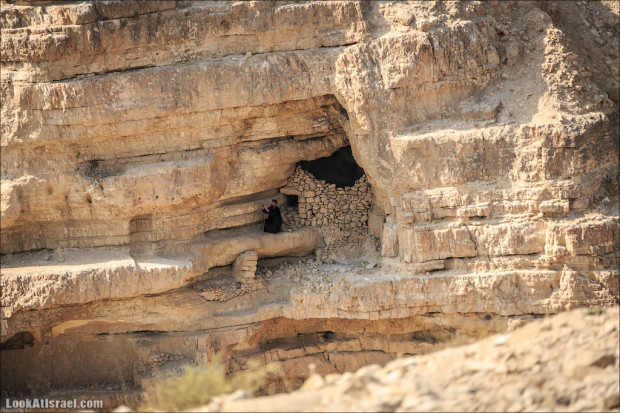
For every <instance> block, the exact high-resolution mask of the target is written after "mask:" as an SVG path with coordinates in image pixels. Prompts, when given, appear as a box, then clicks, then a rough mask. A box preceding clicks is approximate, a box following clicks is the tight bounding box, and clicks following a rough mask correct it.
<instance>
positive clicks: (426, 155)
mask: <svg viewBox="0 0 620 413" xmlns="http://www.w3.org/2000/svg"><path fill="white" fill-rule="evenodd" d="M575 16H579V18H578V20H579V21H575V19H576V18H577V17H575ZM301 22H303V24H301ZM0 27H1V29H2V40H1V57H2V73H1V91H0V92H1V99H2V109H1V111H2V112H1V114H2V125H1V132H2V140H1V145H2V147H1V148H2V159H1V162H0V172H1V173H2V182H1V195H2V199H1V213H2V221H1V225H2V232H1V247H0V252H1V253H2V254H3V255H2V278H1V284H2V298H1V306H2V337H1V339H2V343H3V347H2V348H3V350H2V352H1V354H2V379H3V380H2V382H3V389H5V388H6V389H7V390H10V391H17V392H20V391H21V392H28V391H37V392H41V391H46V390H49V389H51V388H66V389H70V388H78V387H84V386H86V387H88V386H91V387H92V386H95V387H96V386H99V385H103V386H104V387H105V386H106V385H108V384H109V385H111V386H112V387H113V388H114V387H118V386H123V388H124V389H128V388H139V387H140V386H142V385H148V381H149V380H150V379H151V378H153V377H154V376H156V374H155V373H156V372H155V370H157V369H159V370H162V371H168V370H170V369H172V370H174V368H176V366H179V365H182V364H183V363H185V364H188V363H189V364H191V363H201V362H204V361H205V360H206V359H207V358H208V356H209V355H212V354H213V353H214V352H216V351H224V352H225V354H226V357H227V360H228V363H229V365H228V367H229V368H230V369H231V370H234V369H235V368H242V366H243V365H244V363H247V362H248V361H249V360H253V359H260V361H261V362H265V363H267V362H270V361H278V362H282V363H287V362H288V363H290V364H289V365H288V366H289V367H283V371H287V373H286V374H284V375H283V378H282V382H280V384H277V383H276V384H273V386H274V388H273V389H272V390H282V389H286V388H288V387H287V386H289V385H290V386H292V387H295V386H296V385H298V384H299V383H300V380H301V379H302V378H303V377H305V376H306V375H307V374H308V373H309V370H308V365H309V363H310V362H312V363H315V364H316V365H319V366H323V367H321V368H323V369H324V372H332V371H344V370H350V369H352V368H355V367H358V366H360V365H362V364H367V363H370V362H375V361H380V362H385V361H387V360H388V359H390V358H392V357H395V356H396V355H398V354H400V353H411V354H413V353H418V352H425V351H428V350H429V349H430V347H432V345H433V344H438V343H440V342H444V341H449V340H450V339H451V337H452V338H453V337H454V336H455V335H457V334H466V335H470V336H480V335H485V334H487V333H490V332H496V331H503V330H505V329H508V328H511V327H510V326H511V325H512V324H513V323H514V322H515V320H521V319H528V318H531V317H535V316H537V315H541V314H548V313H554V312H558V311H562V310H565V309H569V308H573V307H577V306H605V305H613V304H614V303H617V302H618V296H619V287H618V282H619V281H618V278H619V277H618V265H619V261H618V244H619V242H620V229H619V222H618V214H619V212H618V204H617V196H618V186H619V185H618V184H619V181H618V178H619V173H618V155H619V142H620V138H619V129H618V126H617V122H618V109H617V107H618V103H619V102H618V98H619V95H618V90H619V89H618V85H619V80H618V61H619V59H618V41H619V40H618V39H619V35H618V33H619V32H618V31H619V29H620V27H619V22H618V5H617V3H616V2H605V1H603V2H595V3H592V4H590V3H584V2H558V3H544V4H540V3H537V2H508V1H502V2H496V1H489V2H477V1H455V2H444V1H437V2H432V1H431V2H399V3H395V2H365V1H346V2H343V1H319V2H312V3H306V2H304V3H299V2H287V1H282V2H278V1H276V2H262V1H259V2H225V1H212V2H185V1H161V2H159V1H158V2H155V1H148V2H143V1H136V2H131V3H127V2H120V1H101V2H92V3H90V2H64V3H62V4H54V3H48V2H27V1H21V2H20V1H18V2H15V3H11V4H9V3H5V2H2V10H1V12H0ZM575 27H580V29H579V30H575V29H574V28H575ZM581 28H583V30H582V29H581ZM348 145H350V146H351V150H352V154H353V157H354V158H355V161H356V163H357V164H358V165H359V167H361V168H362V169H363V171H364V173H365V177H364V181H363V184H364V191H366V190H370V191H371V194H372V196H369V197H366V195H365V192H364V197H363V198H364V201H365V202H366V203H367V204H364V203H362V199H361V198H360V199H357V198H356V199H354V201H355V202H357V201H359V208H358V209H359V211H357V210H355V208H353V207H351V208H349V209H351V210H352V211H353V210H355V211H357V212H355V211H354V213H353V215H352V217H351V221H349V222H347V219H346V217H345V216H344V215H343V214H342V213H340V214H336V212H337V211H329V210H328V209H329V202H328V201H329V199H331V198H329V196H328V193H329V184H326V185H325V188H324V189H325V191H326V193H316V192H317V191H318V190H315V191H314V192H315V193H313V194H312V196H310V194H309V193H308V194H305V195H304V193H303V192H300V190H299V188H297V189H296V190H297V191H298V192H300V194H299V196H301V197H302V199H301V201H300V202H301V205H296V206H295V205H294V206H290V208H292V209H293V210H292V211H290V212H289V210H288V209H287V211H286V214H285V215H286V216H287V217H299V216H301V214H302V213H303V214H304V216H305V218H304V220H300V221H296V223H295V225H292V224H291V223H287V224H291V226H290V227H289V228H286V227H285V229H289V230H291V231H290V232H284V233H282V234H276V235H270V234H265V235H263V234H261V229H260V228H261V227H262V225H263V216H262V214H261V212H260V209H261V206H262V205H264V204H269V203H270V202H271V199H277V200H278V201H279V202H280V204H281V205H283V204H284V203H286V202H287V201H288V199H287V198H286V195H289V196H290V195H291V194H292V192H291V184H294V183H295V181H294V180H295V177H296V175H295V170H296V167H297V165H298V164H299V163H300V162H301V161H311V160H314V159H318V158H324V157H327V156H329V155H331V154H332V153H334V152H335V151H337V150H338V149H340V148H343V147H346V146H348ZM308 182H312V183H314V182H316V181H315V180H313V179H312V178H311V177H308ZM360 185H361V184H360ZM292 186H295V185H292ZM332 189H334V190H335V188H332ZM353 189H355V190H353ZM353 189H350V188H349V189H346V190H343V193H347V194H348V193H350V192H351V191H353V192H356V191H357V189H359V188H357V187H356V188H353ZM308 192H310V191H308ZM337 192H338V191H337V190H336V193H337ZM306 195H307V196H306ZM323 195H325V196H324V198H325V199H323V198H322V196H323ZM369 198H370V199H369ZM324 201H325V202H324ZM313 203H320V206H319V205H314V204H313ZM353 204H355V203H353ZM355 205H357V204H355ZM300 207H302V208H301V209H303V211H302V210H300V209H299V208H300ZM340 207H341V209H342V206H340ZM356 208H357V207H356ZM295 209H297V210H295ZM314 209H316V211H314ZM321 209H325V211H322V210H321ZM309 214H310V215H309ZM317 214H321V218H322V219H321V221H320V222H319V220H318V218H317V219H313V218H316V217H317ZM356 214H357V215H359V217H358V216H357V215H356ZM340 215H342V216H340ZM353 218H355V219H353ZM350 222H355V223H356V226H355V228H351V229H352V231H349V230H348V228H347V227H346V226H347V224H349V223H350ZM330 223H336V224H334V225H330ZM301 224H303V225H304V228H301V229H297V226H299V225H301ZM343 226H344V227H343ZM353 229H354V230H353ZM315 250H318V252H317V254H316V259H317V262H315V263H314V264H312V265H310V264H308V263H305V264H303V265H302V264H300V265H297V266H295V265H293V264H290V267H280V268H279V270H273V272H272V270H271V269H269V268H271V264H269V262H270V261H264V260H265V259H268V258H270V257H283V256H286V257H291V256H296V257H301V256H305V255H306V254H308V253H311V252H313V251H315ZM257 260H258V270H257V272H256V273H255V277H252V272H253V271H254V269H255V268H256V262H257ZM330 260H331V261H330ZM231 266H232V267H231ZM487 316H488V317H489V318H488V319H487ZM429 343H430V344H429ZM71 354H79V358H71V357H72V356H71ZM93 354H97V355H98V358H95V357H92V355H93ZM78 360H79V361H78ZM289 360H297V361H296V362H290V361H289ZM321 363H323V364H321ZM78 365H79V368H78V367H77V366H78ZM41 366H43V367H41ZM149 366H150V367H149ZM153 366H157V368H155V367H153ZM166 366H168V367H166ZM235 366H236V367H235ZM295 368H297V369H298V370H297V371H294V370H295ZM154 369H155V370H154ZM287 369H288V370H287ZM159 370H157V371H159ZM289 370H290V371H289ZM286 380H289V381H290V382H286ZM5 383H7V384H5ZM5 386H6V387H5Z"/></svg>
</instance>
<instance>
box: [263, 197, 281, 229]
mask: <svg viewBox="0 0 620 413" xmlns="http://www.w3.org/2000/svg"><path fill="white" fill-rule="evenodd" d="M263 214H267V219H266V220H265V222H264V226H265V228H264V229H265V232H270V233H272V234H276V233H278V232H280V230H281V229H282V215H281V214H280V208H279V207H278V201H276V200H275V199H272V200H271V206H269V209H265V205H263Z"/></svg>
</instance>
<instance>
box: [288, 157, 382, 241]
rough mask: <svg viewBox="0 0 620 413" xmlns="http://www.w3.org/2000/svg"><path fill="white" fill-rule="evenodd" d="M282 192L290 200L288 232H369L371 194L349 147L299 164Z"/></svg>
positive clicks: (364, 176)
mask: <svg viewBox="0 0 620 413" xmlns="http://www.w3.org/2000/svg"><path fill="white" fill-rule="evenodd" d="M280 192H281V193H282V194H284V195H285V196H286V197H287V198H286V200H287V202H286V205H285V207H284V208H283V219H284V223H285V230H295V229H298V228H299V227H301V226H304V225H310V226H319V227H332V228H334V229H338V230H342V231H347V232H350V231H355V232H366V222H367V221H368V210H369V208H370V206H371V201H372V192H371V190H370V185H369V184H368V180H367V179H366V175H365V174H364V170H363V169H362V168H360V167H359V166H358V165H357V163H356V162H355V159H354V158H353V153H352V152H351V147H350V146H346V147H343V148H341V149H338V150H337V151H335V152H334V153H333V154H332V155H330V156H328V157H324V158H319V159H315V160H313V161H302V162H300V163H299V164H298V166H297V168H296V170H295V173H294V174H293V176H291V177H289V179H288V181H287V184H286V185H285V186H284V187H282V188H280Z"/></svg>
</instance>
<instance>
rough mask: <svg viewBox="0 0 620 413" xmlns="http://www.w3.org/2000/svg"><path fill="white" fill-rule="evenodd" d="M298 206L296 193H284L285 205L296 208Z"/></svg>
mask: <svg viewBox="0 0 620 413" xmlns="http://www.w3.org/2000/svg"><path fill="white" fill-rule="evenodd" d="M298 206H299V196H298V195H286V207H290V208H297V207H298Z"/></svg>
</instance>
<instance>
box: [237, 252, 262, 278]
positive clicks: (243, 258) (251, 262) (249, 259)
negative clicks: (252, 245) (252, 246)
mask: <svg viewBox="0 0 620 413" xmlns="http://www.w3.org/2000/svg"><path fill="white" fill-rule="evenodd" d="M257 262H258V253H257V252H256V251H245V252H243V253H241V254H239V256H238V257H237V258H236V259H235V262H234V263H233V266H232V273H233V277H234V278H235V280H237V281H241V282H244V281H248V280H253V279H254V277H255V275H256V265H257Z"/></svg>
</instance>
